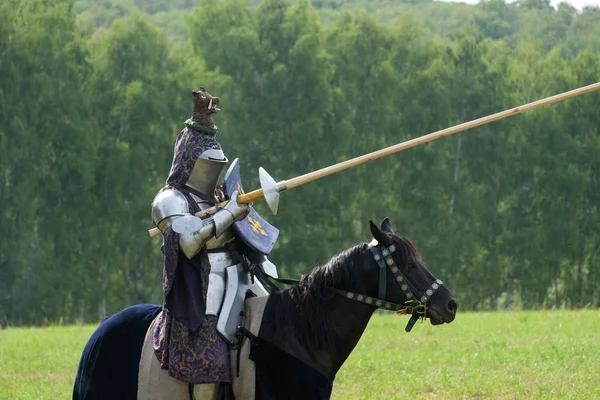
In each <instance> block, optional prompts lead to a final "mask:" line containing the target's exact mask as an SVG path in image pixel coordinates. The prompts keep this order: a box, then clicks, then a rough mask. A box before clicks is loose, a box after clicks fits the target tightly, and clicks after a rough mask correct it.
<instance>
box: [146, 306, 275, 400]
mask: <svg viewBox="0 0 600 400" xmlns="http://www.w3.org/2000/svg"><path fill="white" fill-rule="evenodd" d="M268 299H269V297H268V296H261V297H252V298H249V299H247V300H246V301H245V303H244V324H243V326H244V328H246V329H247V330H248V331H250V332H251V333H252V334H254V335H258V332H259V330H260V325H261V322H262V318H263V312H264V309H265V305H266V304H267V301H268ZM154 323H155V320H154V321H152V324H150V327H149V328H148V331H147V332H146V338H145V339H144V345H143V347H142V355H141V357H140V365H139V373H138V395H137V398H138V399H139V400H189V399H190V388H189V384H188V383H186V382H183V381H180V380H178V379H175V378H173V377H171V376H169V372H168V371H167V370H164V369H161V368H160V363H159V361H158V359H157V358H156V356H155V355H154V349H153V347H152V328H153V326H154ZM250 345H251V343H250V340H244V341H243V344H242V347H241V349H232V350H231V351H230V359H231V375H232V380H233V381H232V388H233V393H234V395H235V399H236V400H254V399H255V382H256V367H255V365H254V362H253V361H251V360H250ZM238 356H239V357H238ZM238 361H239V362H238ZM238 365H239V370H238ZM197 386H199V385H195V388H194V394H195V395H194V397H195V400H204V399H202V398H201V397H200V396H199V394H198V393H199V392H200V390H198V387H197Z"/></svg>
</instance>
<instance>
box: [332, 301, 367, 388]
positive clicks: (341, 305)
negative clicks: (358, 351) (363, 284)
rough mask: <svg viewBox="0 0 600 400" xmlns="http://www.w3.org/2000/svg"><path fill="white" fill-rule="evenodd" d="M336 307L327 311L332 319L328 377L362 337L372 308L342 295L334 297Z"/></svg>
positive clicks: (334, 372) (333, 374) (335, 370)
mask: <svg viewBox="0 0 600 400" xmlns="http://www.w3.org/2000/svg"><path fill="white" fill-rule="evenodd" d="M335 300H336V301H335V303H337V304H336V307H335V309H332V310H331V312H329V313H328V314H329V318H330V320H331V321H332V326H333V330H332V335H334V337H333V338H332V339H333V340H332V343H334V345H333V347H332V348H331V349H330V351H329V362H328V364H329V365H327V368H328V371H329V374H328V375H329V377H333V376H335V374H336V373H337V372H338V371H339V369H340V368H341V367H342V365H343V364H344V362H345V361H346V360H347V359H348V357H349V356H350V353H352V351H353V350H354V348H355V347H356V345H357V344H358V341H359V340H360V338H361V337H362V335H363V333H364V331H365V329H366V328H367V325H368V323H369V320H370V319H371V316H372V315H373V312H374V310H373V308H372V307H370V306H367V305H366V304H362V303H359V302H354V301H348V300H347V299H345V298H343V297H341V296H340V297H339V298H338V299H335Z"/></svg>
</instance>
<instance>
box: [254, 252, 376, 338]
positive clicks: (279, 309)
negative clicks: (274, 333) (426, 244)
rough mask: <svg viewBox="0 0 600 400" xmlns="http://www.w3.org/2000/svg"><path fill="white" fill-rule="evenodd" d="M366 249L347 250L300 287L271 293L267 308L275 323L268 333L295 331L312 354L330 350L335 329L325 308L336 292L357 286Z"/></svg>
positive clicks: (301, 281) (306, 276)
mask: <svg viewBox="0 0 600 400" xmlns="http://www.w3.org/2000/svg"><path fill="white" fill-rule="evenodd" d="M366 247H367V244H366V243H361V244H357V245H356V246H354V247H352V248H349V249H347V250H344V251H342V252H340V253H339V254H337V255H335V256H334V257H332V258H331V260H329V261H328V262H327V263H326V264H324V265H318V266H315V267H313V268H312V269H311V270H310V272H309V273H308V274H307V275H305V276H303V277H302V279H301V280H300V283H299V284H298V285H293V286H291V287H289V288H288V289H286V290H282V291H281V292H275V293H271V295H270V298H269V304H268V307H269V309H270V310H272V311H273V319H274V320H273V322H274V323H273V324H272V325H271V326H269V327H267V329H272V330H278V329H281V328H283V329H285V327H294V328H295V329H294V331H295V332H296V333H297V335H298V339H299V340H300V342H301V343H302V345H303V346H305V347H306V348H307V349H310V350H318V349H322V348H325V347H328V346H330V345H331V343H329V340H330V338H331V336H332V335H331V334H330V333H331V329H332V326H331V321H329V319H328V318H325V317H324V315H323V307H322V305H323V303H324V302H325V301H327V300H329V299H331V298H332V297H333V296H335V291H334V289H333V288H348V287H355V286H356V285H357V284H358V281H359V278H360V277H359V274H360V272H361V269H360V268H359V266H358V265H357V264H359V263H360V262H361V257H360V255H361V254H362V252H363V251H364V250H365V249H366ZM265 311H266V310H265Z"/></svg>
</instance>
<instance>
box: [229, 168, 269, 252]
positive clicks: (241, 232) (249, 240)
mask: <svg viewBox="0 0 600 400" xmlns="http://www.w3.org/2000/svg"><path fill="white" fill-rule="evenodd" d="M223 181H224V182H223V191H224V192H225V194H226V195H227V198H231V193H233V191H235V190H238V191H239V192H240V193H243V187H242V181H241V176H240V163H239V159H237V158H236V159H235V160H233V162H232V163H231V166H230V167H229V169H228V170H227V173H226V174H225V178H224V179H223ZM233 229H234V230H235V233H236V234H237V235H238V236H239V238H240V239H242V240H243V241H244V243H246V244H247V245H248V246H250V248H252V249H253V250H255V251H257V252H259V253H261V254H263V255H268V254H269V253H270V252H271V250H272V249H273V247H274V246H275V243H276V242H277V238H278V237H279V229H277V228H275V227H274V226H273V225H271V224H269V223H268V222H267V221H265V220H264V219H263V218H262V217H261V216H260V215H259V214H258V213H257V212H256V210H255V209H254V208H253V207H252V206H250V213H249V214H248V216H247V217H246V218H244V219H243V220H241V221H238V222H236V223H235V224H233Z"/></svg>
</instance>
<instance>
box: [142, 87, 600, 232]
mask: <svg viewBox="0 0 600 400" xmlns="http://www.w3.org/2000/svg"><path fill="white" fill-rule="evenodd" d="M598 89H600V82H596V83H594V84H591V85H588V86H583V87H580V88H578V89H573V90H570V91H568V92H564V93H560V94H557V95H554V96H550V97H546V98H544V99H541V100H537V101H534V102H531V103H527V104H523V105H521V106H518V107H514V108H511V109H508V110H505V111H501V112H498V113H496V114H492V115H488V116H486V117H482V118H478V119H475V120H472V121H469V122H464V123H462V124H459V125H455V126H453V127H450V128H445V129H442V130H439V131H436V132H433V133H430V134H428V135H424V136H421V137H418V138H415V139H411V140H407V141H406V142H402V143H399V144H396V145H393V146H390V147H386V148H384V149H381V150H377V151H374V152H372V153H368V154H364V155H362V156H359V157H356V158H353V159H350V160H346V161H343V162H340V163H338V164H334V165H331V166H329V167H325V168H321V169H319V170H317V171H313V172H309V173H307V174H304V175H300V176H297V177H295V178H292V179H289V180H282V181H280V182H276V181H275V180H274V179H273V178H272V177H271V176H270V175H269V174H268V173H267V171H265V169H264V168H262V167H260V168H259V179H260V186H261V189H257V190H254V191H252V192H249V193H244V194H241V195H239V196H238V203H240V204H250V203H252V202H254V201H256V200H260V199H263V198H264V199H265V200H266V202H267V204H268V206H269V208H270V209H271V211H272V212H273V214H275V215H277V210H278V208H279V193H281V192H283V191H285V190H289V189H294V188H296V187H298V186H301V185H304V184H306V183H309V182H312V181H315V180H317V179H320V178H324V177H326V176H329V175H331V174H335V173H336V172H340V171H343V170H345V169H349V168H353V167H356V166H358V165H361V164H364V163H367V162H369V161H373V160H376V159H378V158H381V157H385V156H388V155H390V154H393V153H397V152H399V151H402V150H406V149H410V148H411V147H415V146H418V145H421V144H424V143H428V142H431V141H433V140H436V139H439V138H442V137H445V136H450V135H454V134H455V133H459V132H463V131H466V130H467V129H471V128H475V127H478V126H481V125H485V124H489V123H490V122H494V121H498V120H501V119H503V118H507V117H511V116H513V115H517V114H521V113H524V112H526V111H530V110H533V109H535V108H538V107H542V106H545V105H547V104H552V103H557V102H559V101H563V100H567V99H570V98H573V97H576V96H580V95H582V94H585V93H590V92H593V91H595V90H598ZM226 204H227V202H226V201H225V202H223V203H221V204H219V206H220V207H223V206H224V205H226ZM216 211H217V207H212V208H209V209H207V210H204V211H201V212H198V213H196V216H197V217H200V218H205V217H207V216H209V215H212V214H214V213H215V212H216ZM148 233H149V235H150V237H154V236H157V235H159V234H160V230H159V229H158V228H152V229H150V230H149V231H148Z"/></svg>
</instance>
